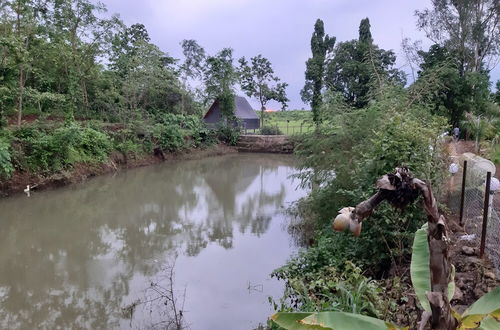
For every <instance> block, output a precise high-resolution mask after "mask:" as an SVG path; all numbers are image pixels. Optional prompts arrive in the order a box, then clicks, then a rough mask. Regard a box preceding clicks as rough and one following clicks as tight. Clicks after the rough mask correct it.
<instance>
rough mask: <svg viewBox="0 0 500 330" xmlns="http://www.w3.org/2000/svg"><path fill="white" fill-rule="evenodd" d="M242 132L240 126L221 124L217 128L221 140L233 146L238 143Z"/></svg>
mask: <svg viewBox="0 0 500 330" xmlns="http://www.w3.org/2000/svg"><path fill="white" fill-rule="evenodd" d="M240 134H241V132H240V129H239V128H238V127H230V126H221V127H219V129H218V130H217V137H218V138H219V140H220V141H222V142H224V143H227V144H229V145H232V146H234V145H236V143H238V140H239V138H240Z"/></svg>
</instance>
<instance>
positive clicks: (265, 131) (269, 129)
mask: <svg viewBox="0 0 500 330" xmlns="http://www.w3.org/2000/svg"><path fill="white" fill-rule="evenodd" d="M260 134H262V135H283V132H282V131H281V130H280V129H279V127H278V126H263V127H261V128H260Z"/></svg>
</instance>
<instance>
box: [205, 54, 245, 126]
mask: <svg viewBox="0 0 500 330" xmlns="http://www.w3.org/2000/svg"><path fill="white" fill-rule="evenodd" d="M237 78H238V76H237V72H236V69H235V68H234V65H233V50H232V49H230V48H224V49H223V50H221V51H220V52H219V53H217V54H216V55H215V56H209V57H208V58H207V60H206V66H205V68H204V70H203V83H204V86H205V95H204V96H205V103H208V102H209V101H210V100H219V102H220V109H221V113H222V115H223V117H224V120H225V123H226V125H229V123H231V122H232V121H233V120H234V85H235V84H236V82H237Z"/></svg>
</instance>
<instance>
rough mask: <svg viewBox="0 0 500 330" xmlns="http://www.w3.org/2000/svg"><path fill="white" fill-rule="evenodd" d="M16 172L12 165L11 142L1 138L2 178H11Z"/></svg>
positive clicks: (0, 160)
mask: <svg viewBox="0 0 500 330" xmlns="http://www.w3.org/2000/svg"><path fill="white" fill-rule="evenodd" d="M12 172H14V167H13V166H12V161H11V154H10V143H8V142H7V141H6V140H4V139H3V138H0V178H2V177H3V178H9V177H10V176H11V175H12Z"/></svg>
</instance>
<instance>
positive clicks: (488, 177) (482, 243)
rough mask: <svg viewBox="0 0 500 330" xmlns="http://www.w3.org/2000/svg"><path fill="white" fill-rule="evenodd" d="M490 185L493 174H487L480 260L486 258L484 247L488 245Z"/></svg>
mask: <svg viewBox="0 0 500 330" xmlns="http://www.w3.org/2000/svg"><path fill="white" fill-rule="evenodd" d="M490 184H491V172H488V173H487V174H486V188H485V189H484V209H483V230H482V231H481V247H480V249H479V258H482V257H483V256H484V246H485V244H486V228H487V226H488V211H489V208H490Z"/></svg>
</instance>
